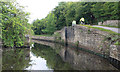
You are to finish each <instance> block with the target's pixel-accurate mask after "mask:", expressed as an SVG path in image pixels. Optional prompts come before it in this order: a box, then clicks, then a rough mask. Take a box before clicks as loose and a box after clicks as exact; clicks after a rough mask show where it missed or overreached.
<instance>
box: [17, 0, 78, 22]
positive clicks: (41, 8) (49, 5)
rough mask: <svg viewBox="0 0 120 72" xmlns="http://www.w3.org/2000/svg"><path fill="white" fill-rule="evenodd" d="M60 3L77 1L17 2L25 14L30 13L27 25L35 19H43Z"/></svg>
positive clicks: (21, 0)
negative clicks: (22, 7) (23, 7)
mask: <svg viewBox="0 0 120 72" xmlns="http://www.w3.org/2000/svg"><path fill="white" fill-rule="evenodd" d="M61 1H77V0H17V2H18V3H19V4H20V5H22V6H25V11H26V12H30V19H29V23H32V21H33V20H35V19H37V18H38V19H42V18H45V17H46V16H47V14H48V13H49V12H50V11H52V10H53V9H54V8H55V7H56V6H57V5H58V3H59V2H61Z"/></svg>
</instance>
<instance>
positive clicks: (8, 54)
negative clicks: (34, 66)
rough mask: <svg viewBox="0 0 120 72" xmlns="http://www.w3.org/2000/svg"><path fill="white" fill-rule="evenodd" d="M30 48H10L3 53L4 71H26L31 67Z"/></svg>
mask: <svg viewBox="0 0 120 72" xmlns="http://www.w3.org/2000/svg"><path fill="white" fill-rule="evenodd" d="M29 53H30V49H29V48H23V49H20V48H15V49H12V48H9V49H4V48H3V52H2V70H3V71H4V70H24V68H26V67H28V66H30V64H29V62H30V54H29Z"/></svg>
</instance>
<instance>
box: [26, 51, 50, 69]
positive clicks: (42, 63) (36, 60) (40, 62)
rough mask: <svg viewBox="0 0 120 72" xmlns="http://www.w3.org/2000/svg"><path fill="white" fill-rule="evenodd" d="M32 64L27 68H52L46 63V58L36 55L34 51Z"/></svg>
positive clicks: (31, 55) (31, 57)
mask: <svg viewBox="0 0 120 72" xmlns="http://www.w3.org/2000/svg"><path fill="white" fill-rule="evenodd" d="M30 60H31V62H30V64H31V66H29V67H28V68H26V69H25V70H51V69H50V68H48V67H47V66H46V65H47V64H46V60H45V59H44V58H41V57H40V56H36V55H34V54H33V53H32V52H30Z"/></svg>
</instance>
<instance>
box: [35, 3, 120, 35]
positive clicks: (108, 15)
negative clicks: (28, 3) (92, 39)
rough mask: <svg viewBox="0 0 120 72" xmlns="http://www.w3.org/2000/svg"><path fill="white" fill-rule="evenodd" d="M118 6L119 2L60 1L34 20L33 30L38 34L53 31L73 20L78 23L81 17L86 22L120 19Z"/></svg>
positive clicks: (69, 24) (69, 23) (68, 24)
mask: <svg viewBox="0 0 120 72" xmlns="http://www.w3.org/2000/svg"><path fill="white" fill-rule="evenodd" d="M118 7H119V2H60V3H59V5H58V6H57V7H55V8H54V10H53V11H52V12H51V13H49V14H48V15H47V17H46V18H44V19H42V20H35V21H34V23H33V26H34V28H33V30H34V32H35V34H38V35H40V34H45V33H53V31H55V30H60V29H62V28H63V27H64V26H71V25H72V21H73V20H75V21H76V22H77V24H79V23H80V21H79V20H80V19H81V18H82V17H83V18H85V23H86V24H97V23H98V22H103V21H106V20H117V19H120V17H119V16H120V13H119V9H118ZM50 17H51V18H50ZM53 17H54V18H53ZM50 20H53V21H50ZM38 21H40V22H38ZM35 23H36V24H35ZM54 27H56V29H55V28H54ZM52 29H53V30H52ZM50 31H52V32H50Z"/></svg>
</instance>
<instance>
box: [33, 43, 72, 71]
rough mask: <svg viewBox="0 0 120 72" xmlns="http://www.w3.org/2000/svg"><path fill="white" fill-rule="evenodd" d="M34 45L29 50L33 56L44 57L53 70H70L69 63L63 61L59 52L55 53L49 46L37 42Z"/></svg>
mask: <svg viewBox="0 0 120 72" xmlns="http://www.w3.org/2000/svg"><path fill="white" fill-rule="evenodd" d="M34 46H35V47H34V48H32V49H31V51H32V52H33V53H34V54H35V56H37V57H39V56H40V57H42V58H44V59H45V60H46V65H47V67H48V68H50V69H53V70H72V68H71V67H70V65H69V64H68V63H66V62H64V61H63V60H62V59H61V57H60V56H59V54H57V53H56V52H55V50H53V49H52V48H51V47H49V46H46V45H42V44H37V43H35V44H34ZM41 65H42V64H41ZM43 65H44V64H43Z"/></svg>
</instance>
